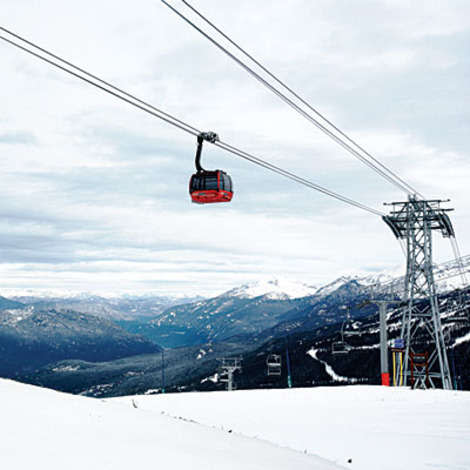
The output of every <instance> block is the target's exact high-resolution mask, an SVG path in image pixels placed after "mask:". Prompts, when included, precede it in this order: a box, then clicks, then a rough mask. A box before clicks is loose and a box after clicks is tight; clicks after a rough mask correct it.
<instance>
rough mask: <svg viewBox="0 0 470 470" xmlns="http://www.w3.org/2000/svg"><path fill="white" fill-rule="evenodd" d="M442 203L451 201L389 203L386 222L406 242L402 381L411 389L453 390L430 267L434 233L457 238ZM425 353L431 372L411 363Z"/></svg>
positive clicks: (415, 200) (412, 199)
mask: <svg viewBox="0 0 470 470" xmlns="http://www.w3.org/2000/svg"><path fill="white" fill-rule="evenodd" d="M442 202H447V201H442V200H421V199H417V198H415V197H410V198H409V199H408V201H406V202H393V203H391V204H387V205H390V206H392V211H391V212H390V215H387V216H384V217H383V220H384V221H385V223H386V224H387V225H388V226H389V227H390V228H391V229H392V232H393V233H394V235H395V236H396V237H397V238H398V239H399V240H405V241H406V247H407V267H406V276H405V283H404V284H405V285H404V287H405V297H404V300H405V302H406V307H405V308H404V310H403V317H402V330H401V336H402V338H403V339H404V342H405V348H404V353H405V364H404V372H403V374H404V377H403V382H404V385H407V384H408V383H409V385H411V386H412V387H413V388H418V387H419V388H428V387H432V388H435V387H436V386H441V387H442V388H444V389H452V379H451V375H450V369H449V362H448V359H447V353H446V348H445V341H444V335H443V332H442V325H441V318H440V313H439V304H438V302H437V295H436V285H435V280H434V270H433V263H432V233H433V231H439V232H440V233H441V234H442V236H444V237H454V236H455V233H454V229H453V227H452V223H451V221H450V218H449V216H448V214H447V212H448V211H450V210H452V209H443V208H442V207H441V203H442ZM424 353H427V367H421V366H420V365H419V364H418V363H415V362H413V361H410V357H411V355H413V356H415V355H419V354H424ZM410 362H411V367H410ZM410 368H412V370H410ZM396 379H397V380H398V378H396Z"/></svg>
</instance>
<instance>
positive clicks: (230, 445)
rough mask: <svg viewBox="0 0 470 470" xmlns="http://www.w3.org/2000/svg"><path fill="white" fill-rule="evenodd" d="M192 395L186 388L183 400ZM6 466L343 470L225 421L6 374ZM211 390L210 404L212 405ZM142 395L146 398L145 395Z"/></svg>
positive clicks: (0, 460) (44, 469)
mask: <svg viewBox="0 0 470 470" xmlns="http://www.w3.org/2000/svg"><path fill="white" fill-rule="evenodd" d="M184 396H186V397H188V395H183V394H181V395H180V397H181V398H184ZM0 397H1V400H0V416H1V425H0V464H1V468H2V469H11V470H29V469H31V470H32V469H34V470H64V469H67V470H84V469H89V470H97V469H99V470H130V469H150V468H152V469H156V468H162V469H172V470H242V469H243V470H255V469H259V470H261V469H270V470H271V469H272V470H281V469H282V470H288V469H296V470H307V469H308V470H338V469H339V468H340V467H338V466H337V465H334V464H332V463H330V462H328V461H326V460H323V459H321V458H319V457H317V456H313V455H308V454H304V453H302V452H296V451H293V450H290V449H285V448H281V447H279V446H277V445H275V444H272V443H269V442H264V441H262V440H259V439H253V438H247V437H244V436H241V435H239V434H236V433H235V432H233V433H232V432H228V431H229V430H228V428H225V430H222V429H220V427H217V428H212V427H209V426H205V425H202V424H198V423H194V422H190V421H185V420H183V419H175V418H173V417H170V416H167V415H162V414H161V413H160V412H159V411H158V412H154V411H152V410H148V409H143V408H140V406H139V405H138V403H137V406H138V408H135V404H136V402H134V405H133V404H132V402H131V401H129V400H128V402H129V403H130V406H128V405H127V404H122V403H119V402H118V401H113V402H110V401H104V400H97V399H94V398H85V397H80V396H74V395H67V394H64V393H59V392H55V391H52V390H47V389H43V388H39V387H34V386H31V385H24V384H20V383H17V382H13V381H9V380H2V379H0ZM207 398H208V397H207V396H206V405H207V404H208V403H207ZM139 400H141V398H140V397H139Z"/></svg>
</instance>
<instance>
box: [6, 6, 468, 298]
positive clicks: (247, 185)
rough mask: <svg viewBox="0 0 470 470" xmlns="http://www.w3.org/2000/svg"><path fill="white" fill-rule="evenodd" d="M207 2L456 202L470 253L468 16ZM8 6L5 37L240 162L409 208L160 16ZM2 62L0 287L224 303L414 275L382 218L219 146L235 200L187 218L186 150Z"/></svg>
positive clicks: (168, 136) (222, 21)
mask: <svg viewBox="0 0 470 470" xmlns="http://www.w3.org/2000/svg"><path fill="white" fill-rule="evenodd" d="M174 3H175V5H178V6H182V3H179V2H176V1H175V2H174ZM268 3H269V6H268ZM195 5H197V6H198V7H200V8H201V10H203V11H204V12H205V13H207V15H208V16H209V17H211V18H212V19H213V20H214V21H215V23H216V24H218V25H220V26H221V27H222V28H223V29H225V30H226V31H227V32H228V33H229V34H230V35H232V36H233V37H234V38H236V39H237V40H239V41H240V42H241V43H242V44H243V45H244V46H246V47H247V48H248V49H249V50H250V51H252V52H253V54H254V55H256V56H257V57H259V58H260V59H261V60H262V61H263V62H265V63H266V64H267V65H269V67H271V68H272V70H274V71H275V72H277V73H278V74H279V75H280V76H281V77H282V78H284V79H285V80H286V81H287V82H288V83H289V84H291V85H292V86H293V87H294V88H295V89H297V90H298V91H300V92H301V93H302V94H303V95H304V96H305V97H307V98H308V99H309V100H310V101H311V102H312V103H313V104H314V105H315V106H316V107H317V108H318V109H319V110H321V111H322V112H324V113H325V114H326V115H327V116H328V117H329V118H331V119H332V120H333V121H334V122H335V123H336V124H337V125H339V126H340V127H342V128H343V129H344V130H345V131H347V132H348V133H349V134H350V135H351V136H353V137H354V138H356V139H357V140H358V141H359V142H360V143H361V144H362V145H363V146H365V147H366V148H367V149H368V150H369V151H371V152H372V153H373V154H374V155H375V156H377V157H378V158H379V159H380V160H381V161H382V162H383V163H385V164H387V165H389V166H391V167H392V168H393V169H394V170H396V171H397V172H398V173H399V174H400V175H401V176H402V177H403V178H404V179H405V180H407V181H409V182H410V183H411V184H412V185H413V186H415V187H417V188H418V189H419V190H420V192H422V193H424V194H425V195H427V196H429V197H442V198H447V197H450V198H451V199H452V205H453V206H454V207H455V208H456V212H455V215H454V219H453V220H454V223H455V226H456V230H457V234H458V235H460V237H458V238H459V240H460V242H461V245H462V251H463V252H464V253H467V252H468V251H469V250H470V245H469V244H468V243H467V237H466V234H467V233H468V232H469V230H470V223H469V217H468V215H469V209H468V204H467V201H468V181H469V178H470V158H469V154H468V148H469V146H468V129H467V126H466V125H465V123H468V121H469V109H470V107H469V106H468V105H469V101H470V100H469V88H468V78H469V72H470V65H469V60H468V43H469V39H470V24H469V23H470V6H469V5H468V3H467V2H463V1H462V2H460V1H451V2H445V3H444V2H413V3H412V4H410V2H407V1H402V2H388V1H383V2H368V1H360V2H343V1H337V2H331V1H324V2H323V1H320V2H315V3H312V2H309V1H301V0H295V1H291V2H281V1H274V2H250V1H248V0H241V1H238V2H224V3H223V5H222V4H221V3H220V2H216V1H215V0H204V1H202V0H201V1H197V2H196V1H195ZM4 11H5V12H6V13H5V15H4V26H5V27H7V28H11V29H13V30H15V31H17V32H18V33H19V34H23V35H25V36H26V37H28V38H31V39H33V40H35V41H36V42H38V43H39V44H40V45H42V46H44V47H46V48H49V49H51V50H53V51H55V52H56V53H57V54H59V55H63V56H65V57H66V58H68V59H70V60H71V61H73V62H75V63H77V64H79V65H82V66H85V67H87V68H88V69H90V70H91V71H93V72H94V73H96V74H97V75H100V76H102V77H103V78H105V79H107V80H110V81H113V82H114V83H116V84H117V85H119V86H122V87H124V88H125V89H127V90H129V91H130V92H133V93H135V94H136V95H138V96H140V97H142V98H143V99H146V100H148V101H150V102H152V103H154V104H155V105H156V106H158V107H161V108H162V109H165V110H167V111H168V112H171V113H172V114H175V115H177V116H179V117H181V118H182V119H184V120H186V121H187V122H190V123H192V124H194V125H196V126H197V127H199V128H202V129H207V130H209V129H210V130H215V131H217V132H218V133H219V134H220V135H221V136H222V137H223V139H224V140H226V141H228V142H231V143H233V144H234V145H236V146H238V147H240V148H243V149H245V150H247V151H250V152H253V153H256V154H259V155H261V156H263V157H265V158H267V159H269V160H270V161H272V162H273V163H276V164H279V165H281V166H283V167H285V168H287V169H290V170H292V171H295V172H297V173H299V174H301V175H304V176H306V177H308V178H310V179H312V180H313V181H315V182H317V183H319V184H321V185H323V186H326V187H328V188H331V189H333V190H335V191H338V192H340V193H342V194H344V195H346V196H348V197H352V198H354V199H357V200H360V201H361V202H364V203H366V204H368V205H371V206H373V207H376V208H381V206H382V203H383V202H387V201H392V200H401V199H402V198H403V197H404V195H403V194H401V193H399V192H398V191H397V190H396V188H395V187H394V186H391V185H390V184H387V183H386V182H385V181H383V180H381V179H380V178H379V177H378V176H377V175H375V174H373V173H372V172H371V171H370V170H369V169H368V168H366V167H364V166H362V165H361V164H360V163H359V162H357V161H355V160H354V159H352V158H351V157H350V156H349V155H348V154H346V153H344V151H342V150H341V149H340V148H339V147H337V146H335V145H334V144H333V143H331V142H330V141H329V140H328V139H326V138H325V137H324V136H323V135H322V134H319V132H318V131H316V130H315V129H314V128H313V127H312V126H310V125H309V124H308V123H307V122H306V121H304V120H302V119H301V118H300V117H299V116H298V115H296V114H295V113H293V112H292V110H290V109H289V108H287V107H286V106H285V105H284V104H283V103H282V102H280V101H279V100H277V99H276V98H275V97H274V96H273V95H271V94H269V93H268V92H267V91H266V90H265V89H263V88H261V87H260V86H259V84H257V83H256V82H255V81H254V80H252V79H251V78H250V77H249V76H248V75H247V74H246V73H244V72H243V71H242V70H241V69H239V68H238V67H237V66H236V64H234V63H232V62H230V61H229V60H228V59H227V58H226V57H225V56H223V55H221V54H220V52H218V51H217V50H216V49H215V48H214V47H213V46H211V45H210V44H209V43H208V42H207V41H205V40H204V38H202V37H200V36H198V35H197V34H196V33H195V32H194V31H192V30H190V29H189V28H188V27H187V26H186V25H185V24H184V23H182V22H181V20H178V18H176V17H175V16H174V15H173V14H172V13H171V12H170V11H169V10H168V9H166V8H165V7H164V6H163V4H161V3H160V2H158V1H151V0H143V1H142V2H140V3H139V5H138V7H136V6H135V5H134V6H132V7H131V6H130V4H129V3H128V2H124V1H121V0H118V1H111V0H104V1H102V2H93V1H91V0H84V1H82V2H78V3H77V2H75V3H74V2H59V1H58V0H51V1H49V2H47V3H46V4H41V5H39V4H38V3H37V2H34V1H32V0H24V1H22V2H17V1H14V0H5V9H4ZM0 55H1V58H2V63H3V64H5V66H4V67H2V74H1V76H0V85H1V86H0V102H1V103H2V113H1V114H0V155H1V158H0V171H1V173H2V175H3V182H2V185H1V186H0V197H1V205H0V263H1V269H2V285H3V286H4V289H10V290H11V289H16V288H17V289H20V290H24V289H68V290H75V291H83V290H87V291H96V292H116V293H119V292H144V291H154V292H160V293H162V294H164V293H187V294H193V293H203V294H204V293H206V294H211V293H215V292H220V291H221V290H223V289H225V288H228V287H231V286H233V285H235V284H238V283H239V282H245V281H246V280H250V279H257V278H261V277H267V276H278V275H283V276H287V277H290V278H297V279H299V280H302V281H305V282H310V283H313V284H316V283H319V282H322V281H327V280H329V279H331V278H333V277H335V276H337V275H340V274H343V273H348V272H356V271H361V272H364V271H365V272H376V271H379V270H390V271H395V272H400V271H403V270H404V263H403V255H402V253H401V251H400V249H399V246H398V244H397V243H396V241H395V240H394V239H393V236H392V234H391V233H389V231H388V229H387V227H386V226H385V225H384V224H383V223H382V221H381V220H380V219H379V218H376V217H373V216H370V215H368V214H366V213H362V212H360V211H358V210H357V209H354V208H350V207H347V206H343V205H341V204H340V203H338V202H336V201H334V200H331V199H328V198H326V197H325V196H323V195H321V194H318V193H316V192H313V191H309V190H308V189H306V188H304V187H302V186H298V185H296V184H294V183H292V182H290V181H287V180H283V179H282V178H280V177H279V176H277V175H273V174H270V173H269V172H267V171H265V170H263V169H259V168H257V167H252V166H251V165H250V164H248V163H246V162H244V161H242V160H239V159H236V158H234V157H233V156H230V155H228V154H224V153H222V152H221V151H220V150H217V149H213V148H207V151H206V153H205V155H204V161H205V164H206V166H207V167H214V168H215V167H218V168H224V169H226V170H228V171H229V172H230V174H231V175H232V177H233V179H234V182H235V191H236V192H235V198H234V201H233V203H231V204H230V205H222V206H217V207H200V206H194V205H192V204H191V203H190V201H189V196H188V194H187V185H188V180H189V177H190V175H191V173H192V172H193V168H194V162H193V158H194V151H195V142H194V141H193V139H192V138H190V137H188V136H187V135H184V134H181V133H180V132H178V131H177V130H175V129H172V128H170V127H168V126H167V125H166V124H165V123H163V122H161V121H159V120H156V119H154V118H151V117H149V116H148V115H146V114H145V113H142V112H139V111H137V110H135V109H132V108H131V107H129V106H128V105H126V104H124V103H120V102H118V101H116V100H115V99H112V98H111V97H108V96H106V95H105V94H102V93H100V92H98V91H96V90H94V89H92V88H91V87H87V86H85V85H83V84H81V83H79V82H77V81H76V80H73V79H72V78H69V77H67V76H66V75H63V74H61V73H59V72H57V71H55V70H52V69H50V68H48V67H46V66H45V65H44V64H42V63H39V62H38V61H37V60H35V59H33V58H31V57H29V56H26V55H25V54H21V53H20V52H18V51H16V50H14V49H12V48H11V47H9V46H7V45H5V44H3V43H2V44H0ZM436 241H438V243H437V245H436V258H437V260H438V261H439V260H445V259H449V258H450V257H451V251H450V248H449V247H448V246H447V245H446V243H444V242H441V241H440V240H436ZM0 294H1V292H0Z"/></svg>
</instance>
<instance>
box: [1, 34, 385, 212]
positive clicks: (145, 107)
mask: <svg viewBox="0 0 470 470" xmlns="http://www.w3.org/2000/svg"><path fill="white" fill-rule="evenodd" d="M0 29H1V30H2V31H4V32H7V33H8V34H11V33H10V31H8V30H7V29H6V28H3V27H1V26H0ZM12 35H14V37H16V38H17V39H20V40H23V39H22V38H21V36H19V35H16V34H15V33H12ZM0 39H1V40H3V41H5V42H6V43H8V44H10V45H12V46H14V47H16V48H18V49H21V50H22V51H24V52H27V53H28V54H30V55H32V56H34V57H36V58H38V59H40V60H42V61H44V62H46V63H47V64H49V65H52V66H54V67H56V68H58V69H59V70H61V71H63V72H66V73H68V74H70V75H72V76H74V77H75V78H78V79H80V80H82V81H84V82H86V83H88V84H89V85H93V86H95V87H96V88H98V89H100V90H102V91H104V92H106V93H108V94H110V95H112V96H114V97H115V98H118V99H120V100H122V101H124V102H126V103H128V104H130V105H132V106H134V107H136V108H138V109H141V110H142V111H145V112H146V113H148V114H150V115H152V116H154V117H157V118H159V119H162V120H163V121H165V122H167V123H168V124H171V125H173V126H175V127H177V128H179V129H181V130H183V131H185V132H186V133H188V134H191V135H193V136H197V135H199V134H200V131H199V130H198V129H197V128H195V127H193V126H191V125H189V124H187V123H185V122H184V121H182V120H180V119H178V118H175V117H174V116H172V115H171V114H169V113H166V112H164V111H161V110H160V109H158V108H156V107H154V106H153V105H149V104H148V103H146V102H145V101H143V100H140V99H138V98H136V97H134V96H133V95H131V94H130V93H127V92H124V91H121V89H120V88H118V87H116V86H114V85H112V84H110V83H109V82H106V81H105V80H102V79H101V78H98V77H97V76H95V75H93V74H91V73H89V72H87V71H86V70H85V69H83V68H79V67H77V66H76V65H74V64H72V63H71V62H69V61H66V60H65V59H62V58H61V57H59V56H57V55H55V54H52V53H50V52H49V51H47V50H46V49H43V48H40V47H39V46H37V45H36V44H35V43H33V42H31V41H26V40H25V41H24V42H26V43H27V44H28V45H31V46H33V47H34V48H35V49H37V50H40V51H41V52H43V53H45V54H47V55H49V56H50V57H53V58H54V59H55V60H58V61H60V62H62V63H63V64H66V65H67V66H69V67H73V68H74V69H75V70H76V71H73V70H70V69H69V68H67V67H65V66H64V65H61V64H59V63H57V62H55V61H54V60H51V59H49V58H47V57H44V56H43V55H41V54H39V53H37V52H35V51H33V50H31V49H28V48H27V47H25V46H23V45H21V44H18V43H16V42H14V41H12V40H10V39H8V38H6V37H4V36H2V35H0ZM77 71H80V73H82V74H85V75H86V76H83V75H81V74H80V73H78V72H77ZM87 77H89V78H87ZM94 80H96V81H97V82H99V83H96V81H94ZM100 83H101V84H100ZM105 85H106V86H105ZM110 88H111V89H110ZM113 90H114V91H113ZM119 93H122V94H123V95H125V96H122V95H121V94H119ZM133 100H134V101H133ZM214 145H216V146H217V147H219V148H222V149H223V150H225V151H227V152H229V153H231V154H233V155H235V156H238V157H241V158H243V159H245V160H247V161H250V162H251V163H254V164H256V165H258V166H261V167H263V168H266V169H268V170H270V171H273V172H275V173H277V174H279V175H282V176H284V177H286V178H289V179H291V180H293V181H295V182H297V183H300V184H303V185H304V186H307V187H309V188H311V189H314V190H316V191H318V192H321V193H323V194H325V195H328V196H330V197H333V198H335V199H337V200H339V201H341V202H344V203H347V204H349V205H351V206H354V207H356V208H359V209H362V210H365V211H367V212H369V213H372V214H374V215H378V216H383V215H385V214H384V213H383V212H381V211H379V210H376V209H373V208H371V207H369V206H366V205H364V204H362V203H360V202H357V201H355V200H353V199H350V198H348V197H346V196H342V195H340V194H339V193H336V192H334V191H331V190H329V189H327V188H324V187H322V186H320V185H318V184H316V183H313V182H312V181H310V180H307V179H305V178H302V177H300V176H298V175H296V174H294V173H291V172H289V171H287V170H284V169H282V168H280V167H277V166H276V165H273V164H271V163H269V162H268V161H266V160H263V159H261V158H259V157H256V156H254V155H252V154H249V153H247V152H244V151H242V150H240V149H238V148H236V147H233V146H231V145H229V144H227V143H225V142H215V143H214Z"/></svg>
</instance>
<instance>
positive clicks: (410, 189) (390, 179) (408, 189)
mask: <svg viewBox="0 0 470 470" xmlns="http://www.w3.org/2000/svg"><path fill="white" fill-rule="evenodd" d="M161 1H162V3H164V4H165V5H166V6H167V7H168V8H170V9H171V10H172V11H173V12H174V13H176V14H177V15H178V16H179V17H180V18H182V19H183V20H184V21H185V22H186V23H187V24H189V25H190V26H191V27H192V28H194V29H195V30H196V31H198V32H199V33H200V34H201V35H202V36H204V37H205V38H206V39H208V40H209V41H210V42H211V43H212V44H214V45H215V46H216V47H217V48H218V49H220V50H221V51H222V52H223V53H224V54H226V55H227V56H228V57H230V58H231V59H232V60H233V61H234V62H236V63H237V64H238V65H239V66H240V67H242V68H243V69H244V70H246V71H247V72H248V73H249V74H250V75H251V76H252V77H253V78H255V79H256V80H257V81H259V82H260V83H261V84H263V85H264V86H265V87H267V88H268V89H269V90H270V91H272V92H273V93H274V94H275V95H276V96H278V98H280V99H281V100H282V101H284V102H285V103H286V104H287V105H288V106H290V107H291V108H292V109H294V110H295V111H296V112H298V113H299V114H301V115H302V116H303V117H304V118H305V119H307V120H308V121H310V122H311V123H312V124H313V125H314V126H315V127H317V128H318V129H320V130H321V131H322V132H323V133H324V134H326V135H327V136H328V137H330V138H331V139H332V140H333V141H335V142H336V143H337V144H338V145H340V146H341V147H343V148H344V149H345V150H346V151H347V152H349V153H350V154H352V155H353V156H354V157H356V158H357V159H359V160H360V161H361V162H362V163H364V164H365V165H366V166H368V167H369V168H371V169H372V170H373V171H375V172H376V173H378V174H379V175H380V176H382V177H383V178H384V179H385V180H387V181H388V182H389V183H391V184H393V185H395V186H396V187H398V188H399V189H400V190H402V191H404V192H405V193H406V194H409V195H414V194H417V195H419V196H420V197H423V196H422V195H421V194H419V193H418V192H417V191H416V190H415V189H414V188H413V187H411V186H410V185H409V184H407V183H405V182H404V181H403V180H402V179H401V178H400V177H399V176H398V175H396V174H395V173H394V172H393V171H392V170H390V169H388V168H387V167H386V166H385V165H383V164H382V163H380V162H379V161H378V160H377V159H375V158H374V157H373V156H372V155H370V154H369V153H368V152H366V151H365V150H364V149H363V148H362V147H360V146H359V145H358V144H357V143H356V142H354V141H353V140H352V139H350V138H349V137H348V136H347V135H346V134H344V133H343V132H342V131H341V130H340V129H339V128H337V127H336V126H334V125H333V124H332V123H331V122H330V121H328V120H327V119H326V118H325V117H324V116H323V115H321V114H320V113H319V112H318V111H316V110H315V109H314V108H313V107H312V106H311V105H309V104H308V103H307V102H306V101H305V100H303V99H302V98H301V97H300V96H299V95H297V94H296V93H295V92H294V91H292V90H291V89H290V88H289V87H287V85H285V84H283V82H281V81H280V80H279V79H278V78H277V77H275V75H274V74H272V73H271V72H269V71H268V70H267V69H266V68H265V67H264V66H263V65H261V64H260V63H259V62H258V61H257V60H256V59H254V58H253V57H252V56H251V55H250V54H248V53H247V52H246V51H244V50H243V49H242V48H241V47H240V46H238V45H237V44H236V43H235V42H234V41H233V40H231V39H230V38H229V37H228V36H227V35H226V34H225V33H223V32H222V31H221V30H220V29H219V28H217V27H216V26H215V25H213V24H212V23H211V22H210V21H209V20H207V19H206V18H205V17H204V16H203V15H202V14H200V13H199V12H197V10H195V9H194V8H193V7H192V6H190V5H189V3H188V2H186V1H184V0H182V1H183V2H184V3H185V4H186V5H187V6H188V7H190V8H191V9H192V10H193V11H195V12H196V13H197V14H198V15H199V16H200V17H201V18H202V19H204V21H206V22H207V23H208V24H209V25H211V26H212V27H213V28H214V29H215V30H216V31H218V32H219V33H220V34H222V35H223V36H224V37H225V38H226V39H227V40H228V41H230V43H231V44H233V45H234V46H235V47H237V49H239V50H240V51H241V52H243V54H245V55H246V56H247V57H249V58H250V59H251V60H253V61H254V62H255V63H256V64H257V65H258V66H260V67H261V68H262V69H263V70H264V71H265V72H266V73H267V74H269V75H270V76H271V77H272V78H274V79H275V80H276V81H277V82H279V83H280V84H281V85H282V86H283V87H284V88H286V89H287V90H288V91H290V92H291V93H292V94H293V95H294V96H295V97H296V98H297V99H299V100H300V101H301V102H302V103H303V104H305V105H306V106H308V107H309V109H311V110H312V111H313V112H315V113H316V114H317V115H318V116H320V117H321V118H322V119H323V120H324V121H325V122H327V123H328V124H329V125H330V126H332V127H333V128H334V129H335V130H336V131H337V132H338V133H340V134H341V135H342V136H343V137H345V138H346V139H347V140H348V141H349V142H351V143H352V144H353V145H355V146H356V147H357V148H358V149H360V150H362V151H363V152H364V153H365V154H366V155H368V157H369V158H371V159H372V160H373V161H374V162H376V163H377V164H378V165H380V166H381V167H382V168H384V170H382V169H381V168H379V167H378V166H377V165H376V164H374V163H373V162H371V161H369V160H368V159H367V158H366V157H364V156H363V155H361V154H360V153H359V152H358V151H357V150H356V149H354V148H353V147H351V146H350V145H349V144H348V143H346V142H345V141H343V140H342V139H341V138H340V137H338V136H337V135H335V134H334V133H333V132H331V131H330V130H329V129H328V128H327V127H325V126H324V125H323V124H321V123H320V122H318V121H317V120H316V119H315V118H314V117H313V116H311V115H310V114H309V113H307V112H306V111H305V110H303V109H302V108H301V107H300V106H298V105H297V104H296V103H294V102H293V101H292V100H291V99H290V98H288V97H287V96H286V95H284V94H283V93H282V92H281V91H279V90H278V89H277V88H275V87H274V86H273V85H271V84H270V83H269V82H268V81H267V80H265V79H264V78H263V77H261V76H260V75H259V74H258V73H256V72H255V71H254V70H253V69H252V68H250V67H249V66H248V65H246V64H245V63H244V62H243V61H241V60H240V59H239V58H238V57H236V56H235V55H234V54H232V53H231V52H230V51H229V50H228V49H226V48H225V47H224V46H222V45H221V44H220V43H219V42H217V41H216V40H215V39H214V38H212V37H211V36H210V35H209V34H207V33H206V32H205V31H203V30H202V29H201V28H199V27H198V26H197V25H196V24H195V23H194V22H192V21H191V20H190V19H189V18H187V17H186V16H185V15H183V14H182V13H181V12H180V11H178V10H177V9H176V8H175V7H173V6H172V5H170V4H169V3H168V2H167V1H166V0H161ZM386 172H388V173H390V174H392V175H393V176H390V175H389V174H387V173H386Z"/></svg>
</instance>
